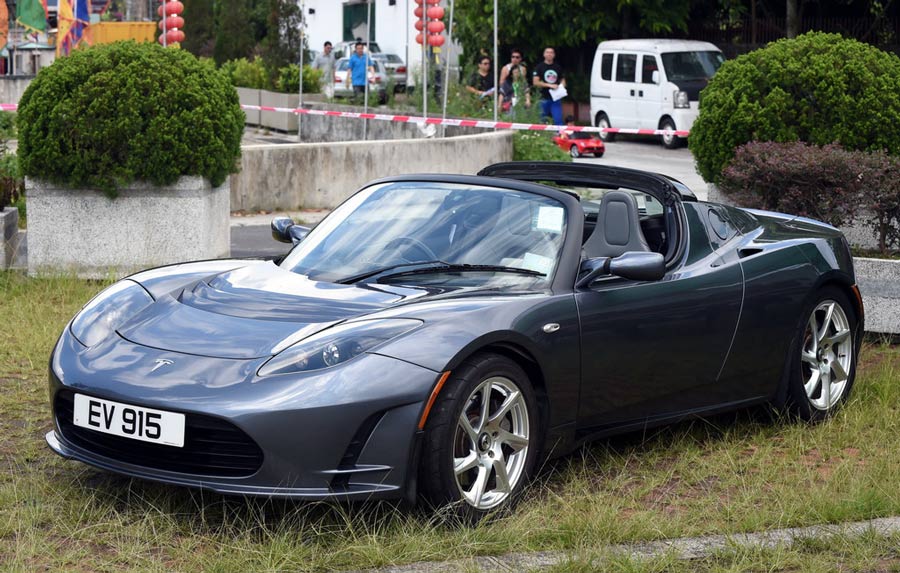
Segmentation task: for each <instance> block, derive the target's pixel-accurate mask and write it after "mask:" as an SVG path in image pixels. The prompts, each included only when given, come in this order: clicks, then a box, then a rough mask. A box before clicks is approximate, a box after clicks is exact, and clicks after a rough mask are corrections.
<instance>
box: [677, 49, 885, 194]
mask: <svg viewBox="0 0 900 573" xmlns="http://www.w3.org/2000/svg"><path fill="white" fill-rule="evenodd" d="M898 132H900V58H898V57H897V56H896V55H894V54H889V53H887V52H883V51H881V50H879V49H877V48H875V47H874V46H871V45H869V44H863V43H861V42H857V41H856V40H848V39H844V38H842V37H841V36H840V35H838V34H824V33H819V32H811V33H808V34H804V35H802V36H798V37H797V38H794V39H792V40H779V41H777V42H774V43H772V44H769V45H768V46H766V47H765V48H762V49H760V50H756V51H754V52H750V53H749V54H745V55H743V56H740V57H738V58H736V59H734V60H731V61H727V62H725V63H724V64H723V65H722V67H721V68H720V69H719V70H718V71H717V72H716V75H715V76H713V78H712V79H711V80H710V82H709V85H708V86H707V87H706V89H704V90H703V92H702V93H701V96H700V115H699V117H698V118H697V120H696V121H695V122H694V125H693V127H692V128H691V137H690V140H689V144H690V149H691V152H693V154H694V158H695V159H696V161H697V170H698V171H699V172H700V175H701V176H703V178H704V179H705V180H706V181H717V180H718V179H719V176H720V174H721V173H722V169H723V168H724V167H725V166H726V165H727V164H728V162H729V161H730V160H731V159H732V157H734V152H735V149H736V148H737V147H738V146H740V145H742V144H744V143H747V142H749V141H777V142H789V141H805V142H808V143H813V144H816V145H825V144H828V143H839V144H840V145H841V146H842V147H844V148H846V149H857V150H871V151H875V150H881V149H885V150H887V151H888V153H890V154H900V137H897V133H898Z"/></svg>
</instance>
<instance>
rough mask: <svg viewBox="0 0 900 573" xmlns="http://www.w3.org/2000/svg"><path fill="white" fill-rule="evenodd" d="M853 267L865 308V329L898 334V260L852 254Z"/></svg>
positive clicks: (899, 286) (899, 316)
mask: <svg viewBox="0 0 900 573" xmlns="http://www.w3.org/2000/svg"><path fill="white" fill-rule="evenodd" d="M853 267H854V269H855V270H856V282H857V283H858V284H859V291H860V292H861V293H862V296H863V305H864V306H865V309H866V331H867V332H878V333H883V334H895V335H896V334H900V261H893V260H888V259H869V258H863V257H855V258H854V259H853Z"/></svg>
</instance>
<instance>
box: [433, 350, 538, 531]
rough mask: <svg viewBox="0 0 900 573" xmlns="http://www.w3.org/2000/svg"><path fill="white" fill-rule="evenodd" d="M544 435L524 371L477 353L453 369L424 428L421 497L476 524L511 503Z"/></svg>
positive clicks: (528, 472) (532, 464)
mask: <svg viewBox="0 0 900 573" xmlns="http://www.w3.org/2000/svg"><path fill="white" fill-rule="evenodd" d="M539 435H540V433H539V428H538V418H537V408H536V401H535V397H534V391H533V389H532V387H531V384H530V382H529V379H528V376H527V375H526V374H525V372H524V371H523V370H522V368H521V367H519V365H518V364H516V363H515V362H513V361H512V360H509V359H508V358H505V357H503V356H500V355H496V354H480V355H476V356H474V357H472V358H470V359H468V360H466V361H465V362H463V363H462V364H461V365H460V366H459V367H458V368H457V369H456V370H454V373H453V375H452V376H451V377H450V379H448V381H447V383H446V384H445V386H444V387H443V389H442V390H441V393H440V395H439V396H438V399H437V402H436V403H435V404H434V409H433V410H432V412H431V414H430V416H429V418H428V421H427V423H426V425H425V444H424V446H425V448H424V450H423V451H424V452H425V453H424V454H423V458H422V467H421V476H422V479H421V485H422V489H423V493H424V494H425V496H426V497H427V498H428V500H429V501H430V502H431V503H432V504H434V505H436V506H442V505H447V504H452V505H454V507H455V510H456V513H457V514H458V515H459V516H460V517H463V518H465V519H467V520H472V521H475V520H478V519H480V518H482V517H484V516H485V515H486V514H487V513H488V512H490V511H493V510H496V509H499V508H502V507H506V506H509V505H510V504H511V502H512V501H514V498H515V496H516V494H518V493H519V492H520V491H521V490H522V487H523V485H524V484H525V482H526V481H527V479H528V476H529V475H530V474H531V471H532V470H533V468H534V465H535V460H536V456H537V453H538V447H539V444H538V436H539Z"/></svg>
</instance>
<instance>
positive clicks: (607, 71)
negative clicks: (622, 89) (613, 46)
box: [600, 54, 613, 81]
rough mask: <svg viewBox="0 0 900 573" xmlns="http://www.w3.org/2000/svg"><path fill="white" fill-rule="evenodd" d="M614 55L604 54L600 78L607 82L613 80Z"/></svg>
mask: <svg viewBox="0 0 900 573" xmlns="http://www.w3.org/2000/svg"><path fill="white" fill-rule="evenodd" d="M612 61H613V55H612V54H603V59H602V60H601V63H600V77H601V78H603V79H604V80H606V81H610V80H612Z"/></svg>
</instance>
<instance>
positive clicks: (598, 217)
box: [579, 189, 669, 258]
mask: <svg viewBox="0 0 900 573" xmlns="http://www.w3.org/2000/svg"><path fill="white" fill-rule="evenodd" d="M579 191H581V193H580V194H581V195H582V196H583V197H584V196H585V195H587V196H591V195H596V194H600V195H601V196H600V197H599V198H593V197H592V198H591V199H584V198H583V199H582V200H581V207H582V209H583V210H584V235H583V237H582V246H583V251H584V256H585V258H593V257H617V256H619V255H621V254H622V253H626V252H629V251H645V252H653V253H661V254H663V255H668V254H669V241H668V237H667V233H666V221H665V212H664V209H663V206H662V204H661V203H660V202H659V201H658V200H656V199H655V198H654V197H653V196H651V195H647V194H646V193H641V192H639V191H632V190H628V189H609V190H598V189H590V190H579ZM600 223H602V226H598V224H600ZM667 258H668V256H667Z"/></svg>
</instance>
